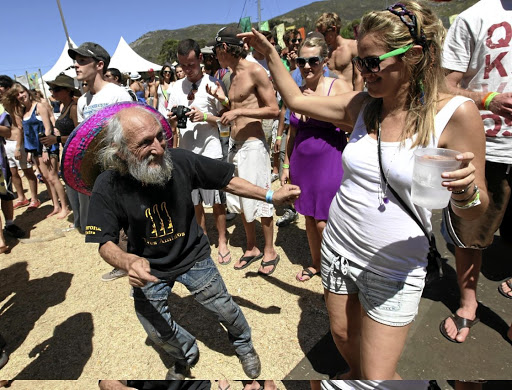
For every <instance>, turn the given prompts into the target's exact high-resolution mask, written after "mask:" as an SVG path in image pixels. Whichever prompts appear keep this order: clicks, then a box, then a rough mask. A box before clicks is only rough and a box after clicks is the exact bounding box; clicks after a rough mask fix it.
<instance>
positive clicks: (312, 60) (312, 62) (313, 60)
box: [295, 56, 323, 68]
mask: <svg viewBox="0 0 512 390" xmlns="http://www.w3.org/2000/svg"><path fill="white" fill-rule="evenodd" d="M322 61H323V58H322V57H320V56H314V57H297V58H296V59H295V62H296V63H297V66H298V67H299V68H304V67H305V66H306V63H308V64H309V66H310V67H314V66H318V65H320V63H321V62H322Z"/></svg>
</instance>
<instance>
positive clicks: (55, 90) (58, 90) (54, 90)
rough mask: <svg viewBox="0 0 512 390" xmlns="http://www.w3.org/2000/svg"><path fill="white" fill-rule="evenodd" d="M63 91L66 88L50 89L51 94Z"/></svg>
mask: <svg viewBox="0 0 512 390" xmlns="http://www.w3.org/2000/svg"><path fill="white" fill-rule="evenodd" d="M63 89H66V88H63V87H52V88H50V91H51V92H60V91H62V90H63Z"/></svg>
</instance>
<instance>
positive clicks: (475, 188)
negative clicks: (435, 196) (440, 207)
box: [450, 184, 479, 203]
mask: <svg viewBox="0 0 512 390" xmlns="http://www.w3.org/2000/svg"><path fill="white" fill-rule="evenodd" d="M477 191H479V190H478V186H477V185H476V184H475V185H474V187H473V193H472V194H471V195H469V196H468V197H467V198H464V199H460V200H459V199H453V198H450V199H451V200H453V201H454V202H457V203H464V202H468V201H471V199H473V198H474V197H475V194H476V193H477ZM452 194H453V191H452Z"/></svg>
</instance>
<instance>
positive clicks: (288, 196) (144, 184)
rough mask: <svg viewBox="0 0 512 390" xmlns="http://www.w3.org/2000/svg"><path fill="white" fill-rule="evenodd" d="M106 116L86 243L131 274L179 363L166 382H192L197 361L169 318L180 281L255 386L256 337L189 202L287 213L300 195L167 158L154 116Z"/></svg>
mask: <svg viewBox="0 0 512 390" xmlns="http://www.w3.org/2000/svg"><path fill="white" fill-rule="evenodd" d="M116 106H118V107H120V109H119V110H117V112H116V110H115V108H116ZM109 110H110V111H109V112H110V113H111V114H110V115H111V118H109V120H108V121H106V122H105V123H106V125H105V126H104V129H103V130H102V132H103V133H104V137H103V141H102V148H101V150H100V151H99V161H100V163H101V165H103V168H104V169H107V170H106V171H104V172H103V173H101V174H100V175H99V176H98V178H97V179H96V181H95V183H94V188H93V191H92V196H91V204H90V208H89V210H90V211H89V219H88V224H87V225H88V226H87V231H86V241H87V242H95V243H99V244H100V248H99V253H100V255H101V256H102V257H103V259H105V261H107V262H108V263H109V264H110V265H112V266H114V267H116V268H120V269H124V270H126V271H127V272H128V276H129V282H130V284H131V285H132V286H133V287H134V289H133V297H134V301H135V311H136V313H137V316H138V318H139V320H140V322H141V323H142V325H143V326H144V329H145V330H146V332H147V333H148V335H149V337H150V338H151V339H152V340H153V341H154V342H155V343H156V344H157V345H159V346H160V347H162V348H163V349H164V350H165V351H166V352H167V353H168V354H169V355H171V356H172V357H174V358H175V359H176V364H175V365H174V366H173V367H171V369H169V372H168V377H167V379H183V378H184V377H187V376H189V375H190V367H191V366H193V365H194V364H195V363H196V362H197V360H198V358H199V351H198V348H197V344H196V340H195V338H194V336H192V335H191V334H190V333H189V332H187V331H186V330H185V329H184V328H182V327H181V326H180V325H178V324H177V323H176V322H175V321H174V320H173V318H172V315H171V313H170V311H169V307H168V303H167V298H168V295H169V294H170V292H171V289H172V287H173V285H174V283H175V282H176V281H178V282H180V283H182V284H184V285H185V286H186V287H187V289H188V290H189V291H190V292H191V293H192V294H193V295H194V298H195V299H196V300H197V301H198V302H199V303H201V304H202V305H203V306H204V307H205V308H206V309H208V310H209V311H210V312H211V313H212V314H213V315H214V316H215V317H216V318H217V319H218V320H219V321H220V322H221V323H222V324H223V325H224V326H225V327H226V329H227V331H228V334H229V339H230V341H231V342H232V344H233V346H234V347H235V351H236V354H237V356H238V358H239V359H240V362H241V364H242V367H243V369H244V372H245V374H246V375H247V376H248V377H250V378H255V377H257V376H258V375H259V374H260V361H259V357H258V355H257V353H256V351H255V350H254V347H253V345H252V340H251V329H250V327H249V325H248V324H247V321H246V319H245V317H244V315H243V313H242V311H241V310H240V307H238V305H237V304H236V303H235V302H234V301H233V299H232V297H231V295H230V294H229V293H228V292H227V289H226V286H225V285H224V282H223V280H222V277H221V275H220V274H219V272H218V271H217V268H216V267H215V264H214V262H213V260H212V259H211V257H210V244H209V242H208V238H207V237H206V236H205V235H204V233H203V231H202V229H201V228H200V226H199V224H198V223H197V220H196V218H195V216H194V206H193V203H192V199H191V197H190V196H188V194H190V192H191V191H192V190H193V189H194V188H207V189H223V190H224V191H228V192H231V193H234V194H236V195H239V196H244V197H251V198H255V199H259V200H267V201H268V202H272V201H273V202H274V203H276V204H281V203H284V202H287V201H292V200H294V199H296V198H297V197H298V195H299V194H300V190H299V188H298V187H297V186H292V185H288V186H285V187H283V188H281V189H280V190H278V191H276V192H275V194H274V193H273V192H272V191H270V190H269V191H267V190H266V189H264V188H261V187H258V186H255V185H253V184H251V183H249V182H247V181H245V180H243V179H240V178H238V177H233V172H234V166H233V165H232V164H228V163H224V162H221V161H217V160H212V159H210V158H207V157H203V156H200V155H197V154H194V153H192V152H190V151H187V150H183V149H168V148H167V141H166V132H167V134H170V128H165V129H164V128H163V127H162V126H166V125H167V124H166V122H165V120H164V119H163V117H161V116H160V114H159V113H157V112H156V111H154V110H153V109H151V108H148V107H146V106H141V105H139V104H138V103H121V104H118V105H114V106H110V108H109ZM112 110H113V111H112ZM95 118H97V117H95ZM95 118H91V119H92V120H97V119H95ZM164 130H165V132H164ZM77 138H78V137H77ZM76 142H80V140H77V141H76ZM121 228H124V230H125V232H126V233H127V235H128V253H127V252H124V251H123V250H122V249H120V248H119V247H118V246H117V245H116V243H117V240H118V235H119V230H120V229H121Z"/></svg>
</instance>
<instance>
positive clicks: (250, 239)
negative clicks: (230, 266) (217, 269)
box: [234, 213, 261, 268]
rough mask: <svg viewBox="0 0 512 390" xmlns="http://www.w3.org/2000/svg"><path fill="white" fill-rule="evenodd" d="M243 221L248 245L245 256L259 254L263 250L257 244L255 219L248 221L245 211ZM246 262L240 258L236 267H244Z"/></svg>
mask: <svg viewBox="0 0 512 390" xmlns="http://www.w3.org/2000/svg"><path fill="white" fill-rule="evenodd" d="M241 217H242V222H243V223H244V230H245V239H246V247H245V252H244V257H248V256H258V255H259V254H260V253H261V251H260V250H259V249H258V247H257V246H256V225H255V223H254V221H252V222H247V221H246V219H245V215H244V213H242V214H241ZM244 264H245V262H240V259H238V260H237V261H236V263H235V265H234V267H235V268H239V267H242V266H243V265H244Z"/></svg>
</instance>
